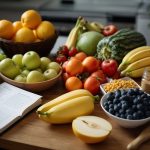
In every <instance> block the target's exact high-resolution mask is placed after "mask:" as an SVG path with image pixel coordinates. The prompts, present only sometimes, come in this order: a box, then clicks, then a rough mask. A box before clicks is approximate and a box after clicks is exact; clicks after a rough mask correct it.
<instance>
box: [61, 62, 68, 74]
mask: <svg viewBox="0 0 150 150" xmlns="http://www.w3.org/2000/svg"><path fill="white" fill-rule="evenodd" d="M67 63H68V60H67V61H65V62H64V63H63V64H62V69H63V71H64V72H65V71H66V65H67Z"/></svg>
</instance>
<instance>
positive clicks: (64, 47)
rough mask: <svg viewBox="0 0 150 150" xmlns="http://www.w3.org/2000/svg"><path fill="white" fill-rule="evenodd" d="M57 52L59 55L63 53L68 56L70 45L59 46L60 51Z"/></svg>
mask: <svg viewBox="0 0 150 150" xmlns="http://www.w3.org/2000/svg"><path fill="white" fill-rule="evenodd" d="M57 54H58V55H59V54H62V55H65V56H68V54H69V49H68V47H67V46H66V45H63V46H61V47H60V48H59V51H58V53H57Z"/></svg>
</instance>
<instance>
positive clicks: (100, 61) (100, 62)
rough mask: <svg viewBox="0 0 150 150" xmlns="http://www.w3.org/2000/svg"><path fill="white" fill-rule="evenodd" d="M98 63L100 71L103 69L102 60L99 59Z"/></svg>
mask: <svg viewBox="0 0 150 150" xmlns="http://www.w3.org/2000/svg"><path fill="white" fill-rule="evenodd" d="M97 61H98V63H99V69H101V64H102V60H100V59H98V60H97Z"/></svg>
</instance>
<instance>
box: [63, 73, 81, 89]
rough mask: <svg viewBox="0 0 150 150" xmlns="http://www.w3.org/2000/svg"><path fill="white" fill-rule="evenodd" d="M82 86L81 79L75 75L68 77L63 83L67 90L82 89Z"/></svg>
mask: <svg viewBox="0 0 150 150" xmlns="http://www.w3.org/2000/svg"><path fill="white" fill-rule="evenodd" d="M82 86H83V85H82V81H81V80H80V79H79V78H77V77H75V76H73V77H69V78H68V79H67V80H66V83H65V87H66V89H67V90H68V91H73V90H77V89H82Z"/></svg>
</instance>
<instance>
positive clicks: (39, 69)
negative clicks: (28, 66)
mask: <svg viewBox="0 0 150 150" xmlns="http://www.w3.org/2000/svg"><path fill="white" fill-rule="evenodd" d="M35 70H37V71H39V72H41V73H42V72H43V71H42V69H41V68H37V69H35Z"/></svg>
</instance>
